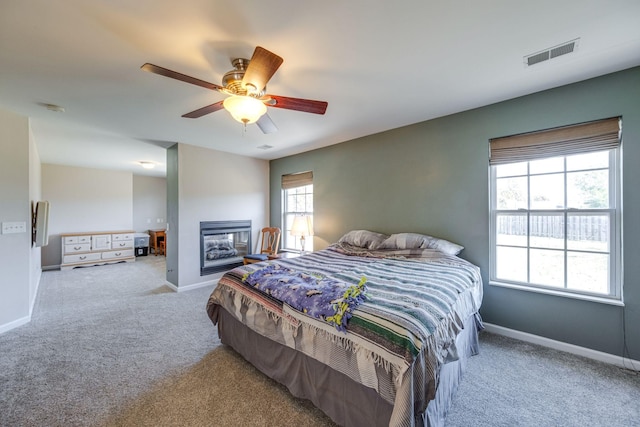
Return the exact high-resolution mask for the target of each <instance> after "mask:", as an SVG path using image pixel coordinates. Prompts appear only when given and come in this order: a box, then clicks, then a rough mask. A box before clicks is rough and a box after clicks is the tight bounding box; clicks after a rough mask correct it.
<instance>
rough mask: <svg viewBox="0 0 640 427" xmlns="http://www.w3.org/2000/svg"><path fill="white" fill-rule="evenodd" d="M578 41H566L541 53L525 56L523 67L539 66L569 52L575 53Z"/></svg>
mask: <svg viewBox="0 0 640 427" xmlns="http://www.w3.org/2000/svg"><path fill="white" fill-rule="evenodd" d="M578 41H580V39H579V38H578V39H575V40H571V41H568V42H566V43H562V44H560V45H558V46H554V47H551V48H548V49H545V50H543V51H541V52H536V53H533V54H531V55H527V56H525V57H524V65H525V66H526V67H530V66H532V65H535V64H539V63H541V62H544V61H548V60H549V59H553V58H557V57H559V56H562V55H566V54H568V53H571V52H575V50H576V49H577V48H578Z"/></svg>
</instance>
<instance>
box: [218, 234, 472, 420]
mask: <svg viewBox="0 0 640 427" xmlns="http://www.w3.org/2000/svg"><path fill="white" fill-rule="evenodd" d="M268 262H270V263H278V264H281V265H282V266H286V267H287V268H289V269H293V270H297V271H300V272H303V273H305V274H314V275H316V276H318V275H320V276H322V277H326V278H328V279H333V280H337V281H340V282H344V283H346V284H347V285H357V284H358V283H359V282H360V281H361V279H362V278H363V277H365V278H366V285H367V293H366V296H367V299H366V301H365V302H363V303H361V304H360V305H358V307H357V309H355V310H354V311H353V313H352V316H351V318H350V319H349V322H348V325H347V332H346V333H344V332H339V331H336V329H335V328H334V327H332V326H330V325H328V324H327V323H325V322H322V321H320V320H317V319H313V318H311V317H309V316H306V315H304V314H303V313H301V312H299V311H297V310H295V309H293V308H291V307H290V306H288V305H287V304H283V303H282V302H281V301H279V300H277V299H275V298H273V297H272V296H271V295H267V294H265V293H262V292H260V291H258V290H256V289H255V288H253V287H252V286H250V285H248V284H247V283H245V282H243V280H242V278H243V276H244V277H246V275H247V274H251V273H253V272H254V271H256V270H257V269H260V268H264V266H265V263H257V264H249V265H244V266H241V267H237V268H235V269H234V270H232V271H230V272H228V273H226V274H225V275H224V276H223V277H222V278H221V279H220V281H219V283H218V286H217V288H216V289H215V290H214V292H213V293H212V295H211V298H210V300H209V303H208V311H209V315H210V316H211V318H212V320H213V321H214V323H215V322H216V321H217V318H216V315H215V313H216V307H217V306H220V307H223V308H224V309H225V310H227V311H228V312H229V313H230V314H232V315H234V316H235V317H236V318H237V319H238V320H241V321H243V322H244V323H245V324H246V325H247V326H248V327H250V328H251V329H253V330H254V331H256V332H258V333H261V334H263V335H265V336H267V337H269V338H271V339H274V340H276V341H279V342H280V343H281V344H284V345H288V346H290V347H292V348H296V349H298V350H300V351H302V352H304V353H305V354H307V355H308V356H311V357H314V358H316V359H317V360H319V361H321V362H323V363H325V364H327V365H329V366H331V367H333V368H334V369H337V370H339V371H340V372H342V373H344V374H346V375H348V376H349V377H351V378H352V379H354V380H356V381H359V382H360V383H362V384H364V385H367V386H369V387H372V388H374V389H376V390H377V391H378V393H379V394H380V395H381V396H382V397H383V398H385V399H386V400H387V401H389V402H390V403H392V404H394V414H393V416H392V424H394V425H406V420H407V419H409V420H411V419H413V417H415V416H416V412H417V413H419V412H421V411H424V410H425V409H426V406H427V404H428V402H429V400H431V399H433V398H434V396H435V392H436V388H437V384H438V371H439V367H440V366H441V365H442V364H443V363H446V362H447V361H449V360H456V357H457V356H456V349H455V345H454V343H455V337H456V335H457V334H458V333H459V332H460V331H461V330H462V327H463V322H464V320H465V319H467V318H468V317H469V316H471V315H473V314H474V313H477V312H478V310H479V308H480V304H481V301H482V279H481V276H480V270H479V268H478V267H476V266H474V265H472V264H470V263H469V262H467V261H465V260H462V259H461V258H458V257H456V256H451V255H444V254H442V253H440V252H437V251H435V250H431V249H424V250H411V251H389V250H387V251H377V252H371V251H360V250H358V249H356V248H352V247H349V246H346V245H333V246H330V247H329V248H327V249H324V250H321V251H317V252H313V253H311V254H308V255H305V256H302V257H299V258H291V259H282V260H274V261H268ZM266 319H269V321H267V320H266ZM274 324H275V325H277V327H276V329H277V331H274V326H273V325H274ZM318 337H320V338H321V339H319V338H318ZM326 346H337V347H339V348H341V349H342V350H344V351H346V352H348V353H353V354H355V356H356V357H351V358H349V357H346V358H343V360H335V353H336V352H335V351H328V350H327V349H326V348H324V347H326ZM381 369H382V370H384V371H385V372H387V373H388V374H389V375H390V377H391V380H389V383H388V384H387V383H385V382H384V381H381V380H380V378H379V377H380V370H381ZM394 419H395V420H394Z"/></svg>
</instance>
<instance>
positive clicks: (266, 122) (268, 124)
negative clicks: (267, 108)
mask: <svg viewBox="0 0 640 427" xmlns="http://www.w3.org/2000/svg"><path fill="white" fill-rule="evenodd" d="M256 124H257V125H258V127H259V128H260V130H261V131H262V133H274V132H277V131H278V128H277V127H276V124H275V123H273V120H271V117H269V115H268V114H263V115H262V116H261V117H260V118H259V119H258V121H257V122H256Z"/></svg>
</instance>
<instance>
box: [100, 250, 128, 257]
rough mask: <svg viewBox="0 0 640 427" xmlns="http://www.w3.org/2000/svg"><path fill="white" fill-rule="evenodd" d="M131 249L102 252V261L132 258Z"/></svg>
mask: <svg viewBox="0 0 640 427" xmlns="http://www.w3.org/2000/svg"><path fill="white" fill-rule="evenodd" d="M132 256H134V254H133V249H123V250H121V251H109V252H102V259H118V258H127V257H132Z"/></svg>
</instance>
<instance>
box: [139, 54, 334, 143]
mask: <svg viewBox="0 0 640 427" xmlns="http://www.w3.org/2000/svg"><path fill="white" fill-rule="evenodd" d="M282 61H283V59H282V58H281V57H280V56H278V55H276V54H275V53H272V52H269V51H268V50H266V49H264V48H262V47H260V46H258V47H256V49H255V50H254V52H253V56H252V57H251V60H248V59H244V58H236V59H233V60H232V61H231V64H232V65H233V66H234V69H233V70H231V71H229V72H227V73H225V75H224V76H223V77H222V85H217V84H215V83H209V82H206V81H204V80H200V79H197V78H195V77H191V76H187V75H186V74H182V73H178V72H177V71H172V70H168V69H166V68H163V67H160V66H158V65H153V64H149V63H146V64H144V65H143V66H142V67H141V68H142V69H143V70H144V71H148V72H150V73H154V74H159V75H161V76H165V77H169V78H172V79H176V80H180V81H182V82H186V83H191V84H194V85H197V86H202V87H204V88H207V89H211V90H216V91H219V92H222V93H224V94H226V95H230V96H229V97H228V98H225V99H224V100H222V101H218V102H216V103H214V104H211V105H207V106H206V107H202V108H198V109H197V110H194V111H192V112H190V113H187V114H184V115H183V116H182V117H187V118H190V119H195V118H198V117H202V116H204V115H206V114H209V113H213V112H215V111H218V110H221V109H223V108H224V109H226V110H227V111H229V112H230V113H231V115H232V116H233V118H234V119H236V120H237V121H239V122H240V123H243V124H244V125H245V126H246V125H247V124H250V123H256V124H257V125H258V127H259V128H260V130H262V132H263V133H272V132H275V131H276V130H277V128H276V126H275V124H274V123H273V121H272V120H271V118H270V117H269V115H268V114H266V112H267V106H269V107H276V108H285V109H287V110H296V111H303V112H305V113H314V114H324V113H325V111H326V110H327V105H328V104H327V103H326V102H325V101H314V100H311V99H300V98H289V97H286V96H279V95H272V94H266V88H267V82H268V81H269V80H270V79H271V77H272V76H273V75H274V74H275V72H276V71H277V70H278V68H279V67H280V65H281V64H282Z"/></svg>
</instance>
